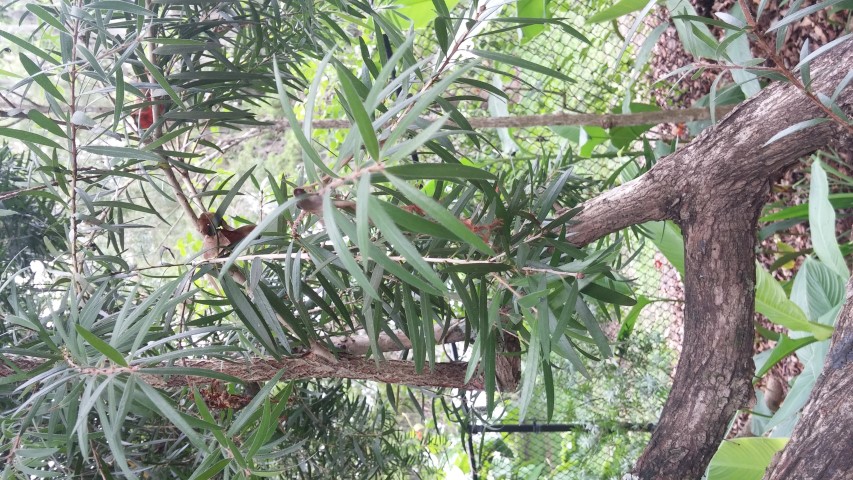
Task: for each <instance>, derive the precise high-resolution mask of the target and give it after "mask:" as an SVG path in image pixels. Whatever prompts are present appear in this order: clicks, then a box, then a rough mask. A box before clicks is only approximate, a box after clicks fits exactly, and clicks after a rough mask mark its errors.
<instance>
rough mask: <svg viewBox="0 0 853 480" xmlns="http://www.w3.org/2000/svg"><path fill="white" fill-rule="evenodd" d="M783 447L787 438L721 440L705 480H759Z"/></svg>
mask: <svg viewBox="0 0 853 480" xmlns="http://www.w3.org/2000/svg"><path fill="white" fill-rule="evenodd" d="M787 443H788V439H787V438H763V437H746V438H736V439H734V440H724V441H723V443H722V445H720V448H719V450H717V453H715V454H714V458H712V459H711V463H710V464H709V465H708V480H733V479H737V480H761V478H762V477H763V476H764V471H765V470H767V466H768V465H770V460H771V459H773V455H775V454H776V452H778V451H779V450H782V448H784V447H785V444H787Z"/></svg>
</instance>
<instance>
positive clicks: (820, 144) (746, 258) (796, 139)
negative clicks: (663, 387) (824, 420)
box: [570, 41, 853, 480]
mask: <svg viewBox="0 0 853 480" xmlns="http://www.w3.org/2000/svg"><path fill="white" fill-rule="evenodd" d="M851 64H853V41H847V42H845V43H844V44H842V45H839V46H838V47H836V48H835V49H833V51H832V52H830V53H827V54H826V55H824V56H822V57H821V58H820V59H818V60H817V61H815V62H814V63H813V64H812V78H813V79H814V81H813V84H812V88H813V91H814V92H816V93H823V94H825V95H827V96H831V95H832V93H833V91H834V89H835V88H836V86H837V85H838V84H839V83H840V82H841V80H842V78H843V77H844V75H845V74H846V73H847V69H846V68H839V66H845V65H851ZM836 102H837V104H838V105H839V106H840V108H841V109H842V110H844V111H846V112H851V111H853V108H851V107H853V89H851V88H849V87H848V88H846V89H845V90H844V91H843V92H842V93H841V94H840V95H839V97H838V98H837V99H836ZM822 115H823V112H822V110H821V109H820V108H818V107H817V106H816V105H815V104H814V103H813V102H811V101H810V100H809V99H808V98H807V97H805V96H804V95H803V94H802V92H800V91H799V90H797V88H796V87H795V86H792V85H790V84H776V85H773V86H771V87H768V88H766V89H765V90H763V91H762V92H761V93H760V94H758V95H756V96H755V97H753V98H751V99H749V100H747V101H746V102H744V103H743V104H741V105H739V106H738V107H737V108H735V110H734V111H733V112H732V113H730V114H729V115H728V116H726V117H725V118H723V119H722V120H721V121H720V122H719V123H718V124H716V125H715V126H714V127H712V128H709V129H707V130H706V131H705V132H704V133H703V134H702V135H700V136H699V137H698V138H697V139H696V140H694V141H693V142H692V143H691V144H689V145H688V146H686V147H685V148H683V149H681V150H679V151H678V152H676V153H674V154H672V155H670V156H668V157H666V158H664V159H662V160H661V161H660V162H658V164H657V165H655V167H654V168H652V169H651V170H650V171H649V172H648V173H646V174H645V175H643V176H642V177H640V178H638V179H636V180H634V181H632V182H629V183H626V184H624V185H622V186H620V187H618V188H616V189H613V190H611V191H609V192H607V193H606V194H603V195H601V196H600V197H598V198H596V199H593V200H591V201H589V202H587V203H586V204H585V205H584V209H583V211H582V212H581V213H580V214H579V215H578V216H577V217H575V220H577V221H578V223H576V224H574V225H573V226H572V227H571V229H570V232H571V233H572V234H574V236H573V237H572V238H573V239H574V242H575V243H576V244H578V245H585V244H587V243H590V242H592V241H595V240H596V239H598V238H600V237H601V236H603V235H606V234H608V233H611V232H615V231H618V230H620V229H622V228H625V227H628V226H631V225H634V224H637V223H641V222H645V221H648V220H660V219H664V218H669V219H672V220H675V221H676V222H678V223H679V224H680V225H681V227H682V230H683V232H684V233H685V237H686V238H685V258H686V276H685V292H686V300H687V302H686V311H685V319H684V322H685V338H684V342H685V343H684V347H683V350H682V355H681V358H680V359H679V364H678V369H677V372H676V376H675V379H674V382H673V387H672V391H671V393H670V397H669V399H668V401H667V404H666V406H665V407H664V410H663V412H662V414H661V420H660V422H659V424H658V428H657V429H656V431H655V432H654V434H653V435H652V439H651V441H650V443H649V446H648V447H647V449H646V451H645V452H644V453H643V455H642V456H641V457H640V459H639V460H638V462H637V464H636V466H635V469H634V473H635V475H637V477H639V478H642V479H679V480H681V479H686V478H700V477H701V476H702V473H703V472H704V470H705V467H706V466H707V464H708V462H709V461H710V459H711V457H712V456H713V454H714V452H715V451H716V449H717V446H718V445H719V442H720V440H721V439H722V436H723V433H724V431H725V427H726V425H727V423H728V421H729V420H730V419H731V418H732V415H733V414H734V412H735V411H737V410H738V409H739V408H742V407H746V406H748V403H749V401H750V400H751V398H752V389H751V387H750V380H751V375H752V368H753V367H752V364H751V355H752V336H753V330H752V329H753V327H752V316H753V297H754V282H755V277H754V267H753V262H754V252H753V246H754V243H755V230H756V219H757V217H758V213H759V210H760V208H761V206H762V203H763V199H764V196H765V195H766V192H767V191H768V188H769V185H770V183H771V182H772V179H773V178H775V177H777V176H778V175H780V174H781V173H782V172H784V171H785V170H786V169H787V168H788V167H790V166H791V165H793V164H794V163H795V162H796V161H797V159H798V158H800V157H802V156H803V155H806V154H809V153H811V152H813V151H815V150H817V149H819V148H824V147H826V146H827V145H829V144H830V143H831V142H832V141H834V140H836V141H837V140H839V139H841V140H842V141H843V142H846V145H851V144H853V140H851V139H850V138H849V137H845V134H844V127H842V126H839V125H837V124H834V123H832V122H826V123H822V124H820V125H817V126H815V127H810V128H807V129H805V130H800V131H798V132H795V133H792V134H790V135H787V136H785V137H783V138H781V139H779V140H777V141H775V142H772V143H770V144H767V142H768V141H769V140H770V138H772V137H773V136H774V135H775V134H777V133H778V132H780V131H782V130H783V129H785V128H788V127H790V126H792V125H795V124H798V123H800V122H803V121H806V120H811V119H813V118H818V117H821V116H822ZM789 478H791V477H789Z"/></svg>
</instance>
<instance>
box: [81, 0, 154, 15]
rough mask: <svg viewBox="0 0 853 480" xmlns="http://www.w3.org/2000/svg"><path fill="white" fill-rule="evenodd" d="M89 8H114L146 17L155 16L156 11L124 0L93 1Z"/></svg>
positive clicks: (87, 6)
mask: <svg viewBox="0 0 853 480" xmlns="http://www.w3.org/2000/svg"><path fill="white" fill-rule="evenodd" d="M83 8H86V9H89V10H94V9H99V10H114V11H119V12H125V13H130V14H133V15H142V16H144V17H155V16H157V14H156V13H154V12H152V11H151V10H148V9H147V8H142V7H140V6H139V5H137V4H136V3H131V2H124V1H122V0H103V1H101V2H93V3H90V4H88V5H86V6H85V7H83Z"/></svg>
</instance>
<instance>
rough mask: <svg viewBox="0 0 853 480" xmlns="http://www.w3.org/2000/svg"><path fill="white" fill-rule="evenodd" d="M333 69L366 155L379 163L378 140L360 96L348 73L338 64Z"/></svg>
mask: <svg viewBox="0 0 853 480" xmlns="http://www.w3.org/2000/svg"><path fill="white" fill-rule="evenodd" d="M335 68H336V69H337V71H338V80H339V81H340V83H341V88H342V89H343V94H344V99H345V100H346V103H347V105H348V106H349V112H350V114H351V115H352V118H353V122H355V125H356V127H357V128H358V132H359V133H360V134H361V140H362V141H363V142H364V148H366V149H367V153H368V154H370V156H371V157H372V158H373V159H374V160H375V161H377V162H378V161H380V156H379V140H378V139H377V138H376V131H374V130H373V123H372V121H371V120H370V115H369V114H368V113H367V110H366V109H365V108H364V103H363V102H362V99H361V96H359V94H358V91H357V90H356V88H355V85H353V83H352V79H351V78H350V75H348V73H349V72H345V71H344V70H345V67H344V66H343V64H341V63H340V62H336V63H335Z"/></svg>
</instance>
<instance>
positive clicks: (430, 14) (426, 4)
mask: <svg viewBox="0 0 853 480" xmlns="http://www.w3.org/2000/svg"><path fill="white" fill-rule="evenodd" d="M458 3H459V0H444V4H445V5H446V6H447V8H449V9H452V8H453V7H455V6H456V5H457V4H458ZM394 4H395V5H399V7H398V8H397V10H396V11H397V12H400V13H401V14H403V15H405V16H406V17H408V18H410V19H411V20H412V22H413V24H414V27H415V28H417V29H420V28H423V27H426V26H427V25H429V22H431V21H432V20H433V19H434V18H435V17H436V9H435V5H434V4H433V0H396V1H395V2H394Z"/></svg>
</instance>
